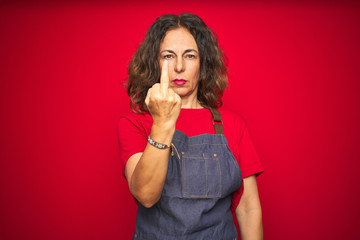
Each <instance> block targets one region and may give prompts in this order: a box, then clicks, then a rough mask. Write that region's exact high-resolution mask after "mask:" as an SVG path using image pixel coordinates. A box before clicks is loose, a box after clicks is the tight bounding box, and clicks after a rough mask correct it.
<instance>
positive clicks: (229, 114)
mask: <svg viewBox="0 0 360 240" xmlns="http://www.w3.org/2000/svg"><path fill="white" fill-rule="evenodd" d="M218 110H219V112H220V114H221V118H222V121H223V123H227V124H235V125H237V126H241V127H245V126H246V125H247V124H246V120H245V118H244V117H243V116H242V115H241V114H239V113H238V112H235V111H232V110H229V109H223V108H220V109H218Z"/></svg>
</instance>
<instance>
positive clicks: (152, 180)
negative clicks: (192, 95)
mask: <svg viewBox="0 0 360 240" xmlns="http://www.w3.org/2000/svg"><path fill="white" fill-rule="evenodd" d="M174 131H175V128H174ZM174 131H172V132H171V130H170V131H166V130H164V129H162V130H158V131H157V130H156V127H154V126H153V127H152V129H151V134H150V135H151V137H152V138H153V139H154V140H155V141H157V142H160V143H164V144H167V145H168V146H170V144H171V140H172V137H173V134H174ZM168 158H169V148H166V149H158V148H156V147H154V146H152V145H150V144H149V143H148V144H147V145H146V148H145V150H144V152H143V153H136V154H134V155H132V156H131V157H130V158H129V160H128V161H127V162H126V165H125V176H126V179H127V180H128V183H129V188H130V192H131V193H132V195H133V196H134V197H135V198H136V199H137V200H138V201H139V202H140V203H141V204H142V205H143V206H144V207H152V206H153V205H154V204H155V203H156V202H157V201H158V200H159V199H160V196H161V192H162V189H163V186H164V183H165V178H166V173H167V168H168Z"/></svg>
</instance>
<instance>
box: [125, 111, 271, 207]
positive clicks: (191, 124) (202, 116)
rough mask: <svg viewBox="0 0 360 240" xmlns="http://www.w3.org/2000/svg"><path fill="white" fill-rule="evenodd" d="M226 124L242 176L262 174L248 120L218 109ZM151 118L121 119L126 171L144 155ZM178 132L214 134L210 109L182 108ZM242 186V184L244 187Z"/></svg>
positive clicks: (237, 195)
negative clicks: (134, 159)
mask: <svg viewBox="0 0 360 240" xmlns="http://www.w3.org/2000/svg"><path fill="white" fill-rule="evenodd" d="M219 111H220V113H221V118H222V121H223V129H224V135H225V137H226V139H227V141H228V144H229V148H230V150H231V151H232V153H233V154H234V156H235V159H236V160H237V161H238V163H239V165H240V170H241V174H242V177H243V178H245V177H248V176H250V175H253V174H256V175H257V176H258V175H259V174H260V173H262V172H263V171H264V170H263V167H262V164H261V162H260V160H259V158H258V156H257V153H256V151H255V148H254V145H253V143H252V141H251V138H250V135H249V132H248V130H247V127H246V123H245V121H244V120H243V119H242V118H241V117H240V116H238V115H237V114H234V113H233V112H230V111H226V110H222V109H219ZM151 126H152V117H151V115H150V114H148V113H145V114H144V115H141V114H135V113H133V112H131V113H128V114H126V115H124V116H123V117H121V118H120V120H119V144H120V159H121V162H122V163H123V172H124V169H125V164H126V161H127V160H128V159H129V158H130V157H131V156H132V155H134V154H135V153H139V152H143V151H144V149H145V147H146V144H147V139H148V136H149V134H150V131H151ZM176 129H177V130H179V131H181V132H183V133H185V134H186V135H187V136H189V137H192V136H196V135H200V134H204V133H209V134H215V129H214V125H213V124H212V115H211V112H210V110H208V109H206V108H202V109H186V108H183V109H181V112H180V115H179V118H178V120H177V122H176ZM242 186H243V185H242ZM242 190H243V187H241V188H240V189H239V190H238V191H236V192H234V193H233V195H232V203H231V210H232V211H235V209H236V207H237V205H238V204H239V201H240V197H241V194H242Z"/></svg>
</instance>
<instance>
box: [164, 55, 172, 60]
mask: <svg viewBox="0 0 360 240" xmlns="http://www.w3.org/2000/svg"><path fill="white" fill-rule="evenodd" d="M172 57H173V56H172V55H165V56H164V58H165V59H170V58H172Z"/></svg>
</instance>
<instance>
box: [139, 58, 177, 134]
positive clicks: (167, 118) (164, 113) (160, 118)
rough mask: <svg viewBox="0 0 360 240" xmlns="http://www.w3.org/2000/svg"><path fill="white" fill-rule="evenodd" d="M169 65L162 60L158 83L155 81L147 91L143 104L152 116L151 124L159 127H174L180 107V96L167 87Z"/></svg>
mask: <svg viewBox="0 0 360 240" xmlns="http://www.w3.org/2000/svg"><path fill="white" fill-rule="evenodd" d="M169 81H170V80H169V65H168V61H166V60H165V61H164V63H163V66H162V69H161V77H160V83H155V84H154V85H153V86H152V87H151V88H150V89H149V90H148V92H147V95H146V98H145V104H146V106H147V108H148V109H149V112H150V114H151V116H152V118H153V124H154V125H157V126H160V127H173V126H174V127H175V124H176V121H177V118H178V117H179V114H180V109H181V98H180V96H179V95H178V94H176V93H175V92H174V91H173V90H172V89H171V88H169Z"/></svg>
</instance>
